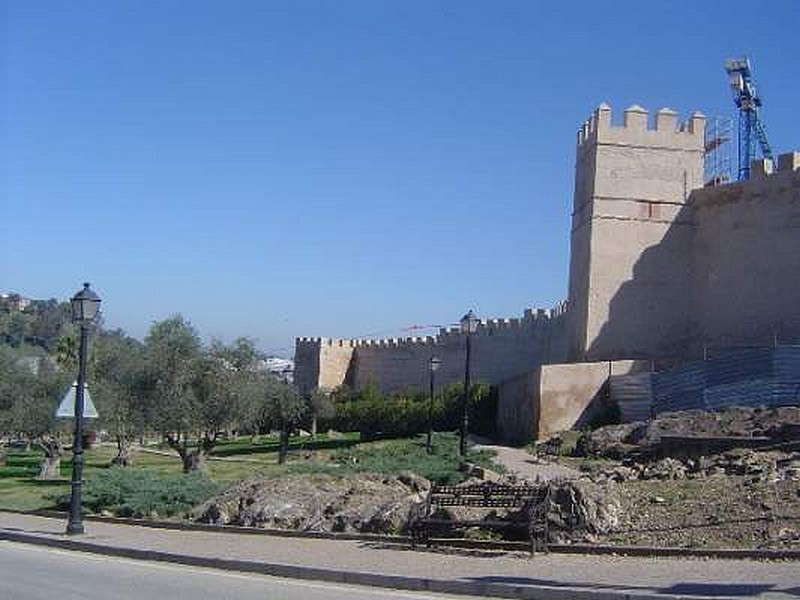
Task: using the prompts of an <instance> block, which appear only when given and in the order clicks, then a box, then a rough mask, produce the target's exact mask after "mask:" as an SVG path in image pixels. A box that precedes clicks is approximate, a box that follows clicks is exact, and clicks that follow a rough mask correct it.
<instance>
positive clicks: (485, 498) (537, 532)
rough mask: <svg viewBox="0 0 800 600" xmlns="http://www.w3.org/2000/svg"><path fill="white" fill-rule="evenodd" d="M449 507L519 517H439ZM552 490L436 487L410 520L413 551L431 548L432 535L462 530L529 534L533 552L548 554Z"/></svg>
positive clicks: (491, 485)
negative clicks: (499, 511)
mask: <svg viewBox="0 0 800 600" xmlns="http://www.w3.org/2000/svg"><path fill="white" fill-rule="evenodd" d="M445 507H466V508H475V509H493V508H504V509H509V510H510V511H512V512H516V513H517V514H516V515H513V514H512V515H509V518H508V519H502V520H501V519H497V518H483V519H480V518H475V519H447V518H443V517H441V516H439V515H438V514H437V513H439V512H440V509H443V508H445ZM549 507H550V487H549V486H548V485H547V484H541V485H503V484H497V483H483V484H475V485H465V486H453V485H434V486H433V487H432V488H431V490H430V492H428V495H427V497H426V499H425V501H424V502H421V503H419V504H416V505H414V507H412V512H411V515H410V519H409V528H410V532H411V543H412V547H416V545H417V544H423V543H424V544H425V545H426V546H427V547H430V546H431V542H432V539H433V538H434V536H433V535H432V534H439V533H441V532H449V531H453V530H459V529H467V528H480V529H490V530H500V531H503V530H519V531H524V532H525V533H526V537H527V538H528V540H529V541H530V551H531V554H534V553H535V552H536V551H537V550H543V551H547V511H548V509H549Z"/></svg>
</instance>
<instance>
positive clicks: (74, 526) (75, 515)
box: [67, 283, 100, 535]
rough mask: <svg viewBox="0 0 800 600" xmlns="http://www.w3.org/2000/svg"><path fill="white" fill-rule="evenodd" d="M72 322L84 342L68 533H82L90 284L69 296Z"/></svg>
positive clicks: (93, 305) (96, 304)
mask: <svg viewBox="0 0 800 600" xmlns="http://www.w3.org/2000/svg"><path fill="white" fill-rule="evenodd" d="M70 305H71V307H72V322H73V323H75V324H76V325H78V326H79V327H80V330H81V341H80V348H79V350H78V356H79V359H78V363H79V366H78V389H76V390H75V437H74V438H73V440H72V482H71V487H72V494H71V496H70V502H69V521H68V522H67V534H69V535H79V534H82V533H83V516H82V515H81V484H82V477H83V404H84V389H85V387H86V354H87V350H88V348H87V345H88V337H89V326H90V325H91V324H92V323H93V322H94V320H95V318H96V317H97V313H98V310H99V309H100V297H99V296H98V295H97V294H95V293H94V292H93V291H92V290H91V289H90V288H89V284H88V283H84V284H83V289H82V290H81V291H79V292H78V293H77V294H75V295H74V296H73V297H72V298H71V299H70Z"/></svg>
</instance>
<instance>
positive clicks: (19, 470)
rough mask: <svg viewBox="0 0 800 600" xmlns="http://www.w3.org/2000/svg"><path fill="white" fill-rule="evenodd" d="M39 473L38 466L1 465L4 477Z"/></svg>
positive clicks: (0, 471)
mask: <svg viewBox="0 0 800 600" xmlns="http://www.w3.org/2000/svg"><path fill="white" fill-rule="evenodd" d="M38 473H39V469H38V467H34V468H31V467H18V466H5V467H0V478H4V477H35V476H36V475H37V474H38Z"/></svg>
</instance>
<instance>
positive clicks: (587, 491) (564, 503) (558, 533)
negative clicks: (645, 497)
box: [547, 480, 622, 541]
mask: <svg viewBox="0 0 800 600" xmlns="http://www.w3.org/2000/svg"><path fill="white" fill-rule="evenodd" d="M550 499H551V507H550V510H549V512H548V515H547V518H548V522H549V524H550V530H551V537H552V538H553V539H554V540H556V541H585V540H586V539H587V538H586V536H587V535H602V534H606V533H609V532H611V531H613V530H614V529H615V528H617V527H618V526H619V524H620V517H621V511H622V508H621V504H620V499H619V496H618V494H617V491H616V486H607V485H598V484H595V483H590V482H587V481H580V480H572V481H565V482H563V483H559V484H556V485H554V486H553V488H551V496H550Z"/></svg>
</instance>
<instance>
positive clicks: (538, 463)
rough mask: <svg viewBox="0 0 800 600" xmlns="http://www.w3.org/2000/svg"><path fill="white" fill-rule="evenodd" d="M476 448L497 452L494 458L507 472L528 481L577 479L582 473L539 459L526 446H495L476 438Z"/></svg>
mask: <svg viewBox="0 0 800 600" xmlns="http://www.w3.org/2000/svg"><path fill="white" fill-rule="evenodd" d="M475 441H476V442H478V443H476V444H475V445H474V446H473V448H474V449H475V450H491V451H492V452H494V453H495V456H494V457H493V459H492V460H494V461H495V462H497V463H500V464H501V465H503V466H504V467H505V468H506V472H507V473H514V474H516V475H517V477H519V478H521V479H527V480H528V481H536V480H537V479H538V480H539V481H550V480H552V479H576V478H578V477H579V476H580V473H579V472H578V471H576V470H575V469H570V468H569V467H565V466H563V465H558V464H555V463H551V462H547V461H544V460H540V459H537V458H536V457H535V456H533V454H531V453H530V452H528V451H527V450H526V449H525V448H510V447H508V446H494V445H492V444H489V443H483V441H482V440H478V439H476V440H475Z"/></svg>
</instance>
